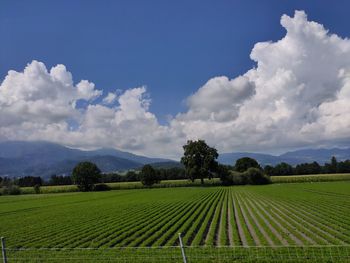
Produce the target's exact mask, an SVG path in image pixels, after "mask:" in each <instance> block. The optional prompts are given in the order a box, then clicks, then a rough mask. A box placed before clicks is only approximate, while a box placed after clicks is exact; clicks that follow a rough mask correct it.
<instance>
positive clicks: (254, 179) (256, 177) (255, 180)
mask: <svg viewBox="0 0 350 263" xmlns="http://www.w3.org/2000/svg"><path fill="white" fill-rule="evenodd" d="M243 176H244V177H245V178H246V179H245V180H246V182H247V183H248V184H253V185H254V184H269V183H271V179H270V176H268V175H266V174H264V173H263V172H262V171H261V169H257V168H249V169H248V170H247V171H245V172H244V173H243Z"/></svg>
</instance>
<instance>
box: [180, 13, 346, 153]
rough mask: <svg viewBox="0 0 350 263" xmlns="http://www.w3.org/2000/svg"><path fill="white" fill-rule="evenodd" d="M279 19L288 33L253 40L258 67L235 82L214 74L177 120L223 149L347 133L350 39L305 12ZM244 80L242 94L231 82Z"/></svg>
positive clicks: (312, 141)
mask: <svg viewBox="0 0 350 263" xmlns="http://www.w3.org/2000/svg"><path fill="white" fill-rule="evenodd" d="M281 25H282V26H283V27H284V28H285V29H286V31H287V33H286V35H285V37H283V38H282V39H281V40H279V41H277V42H271V41H269V42H262V43H257V44H256V45H255V46H254V48H253V50H252V52H251V58H252V59H253V60H254V61H256V63H257V67H256V68H253V69H251V70H249V71H248V72H247V73H245V74H244V75H243V76H240V77H238V78H236V79H233V80H231V81H230V82H229V81H228V80H227V78H225V77H220V78H213V79H211V80H209V81H208V82H207V84H206V85H205V86H204V87H202V88H200V89H199V90H198V91H197V92H196V93H195V94H194V95H192V96H191V97H190V103H189V109H188V111H187V112H186V113H184V114H180V115H178V117H177V119H175V120H173V125H174V126H180V127H181V129H182V130H183V131H184V132H185V134H186V135H187V136H188V137H190V138H204V139H207V140H208V141H209V142H210V143H211V144H213V145H215V146H216V147H218V148H219V149H220V150H221V151H232V150H236V151H237V150H260V151H264V150H271V149H276V148H277V149H278V148H286V147H300V146H305V145H317V144H319V143H323V144H324V143H325V142H326V143H328V144H329V145H332V144H335V143H336V141H337V140H344V139H348V138H349V137H350V136H349V134H350V133H349V131H350V118H349V116H350V108H349V106H348V105H350V98H349V93H350V89H349V86H350V85H349V84H348V83H350V81H349V79H350V78H349V76H350V75H349V74H347V73H346V72H350V40H348V39H342V38H340V37H338V36H336V35H331V34H329V33H328V31H327V30H326V29H325V28H324V27H323V26H322V25H321V24H318V23H315V22H309V21H307V17H306V14H305V13H304V12H303V11H296V12H295V15H294V17H289V16H287V15H283V16H282V18H281ZM242 78H244V79H245V82H246V85H247V86H245V87H244V86H243V87H242V91H241V92H242V94H243V96H238V98H240V100H237V95H236V93H235V92H234V91H235V89H234V88H233V87H232V84H231V83H234V82H235V81H236V80H237V79H242ZM218 80H222V81H218ZM208 84H209V85H208ZM230 84H231V85H230ZM228 90H231V91H232V92H231V93H229V92H227V91H228ZM219 116H225V117H224V118H222V119H221V118H219Z"/></svg>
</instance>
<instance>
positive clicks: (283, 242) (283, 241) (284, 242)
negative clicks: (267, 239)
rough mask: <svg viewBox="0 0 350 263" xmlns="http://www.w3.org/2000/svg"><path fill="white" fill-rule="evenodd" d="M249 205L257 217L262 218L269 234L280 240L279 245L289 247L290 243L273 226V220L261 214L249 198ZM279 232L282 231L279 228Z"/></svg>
mask: <svg viewBox="0 0 350 263" xmlns="http://www.w3.org/2000/svg"><path fill="white" fill-rule="evenodd" d="M247 203H248V205H249V206H250V207H251V210H253V211H254V212H255V213H256V214H257V216H258V217H259V218H261V220H262V222H263V223H264V224H265V226H267V228H268V230H269V233H270V234H271V236H274V237H276V238H277V239H278V243H277V242H276V243H277V245H285V246H287V245H289V243H288V241H287V240H286V239H285V238H284V237H283V236H282V235H281V234H280V232H279V231H277V230H276V228H275V227H274V226H273V225H272V224H273V223H272V222H274V221H273V220H271V218H269V219H270V220H271V221H270V220H268V219H267V218H266V217H265V216H264V215H263V213H262V212H260V210H259V209H258V207H257V206H256V204H255V203H253V202H252V200H251V199H250V198H247ZM278 230H281V228H279V229H278Z"/></svg>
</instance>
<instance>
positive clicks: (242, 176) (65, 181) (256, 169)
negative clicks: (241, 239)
mask: <svg viewBox="0 0 350 263" xmlns="http://www.w3.org/2000/svg"><path fill="white" fill-rule="evenodd" d="M183 149H184V154H183V156H182V158H181V163H182V165H183V167H184V168H180V167H173V168H154V167H152V165H150V164H147V165H144V166H143V167H142V169H141V170H139V171H128V172H127V173H126V174H120V173H101V171H100V169H99V168H98V167H97V166H96V165H95V164H94V163H91V162H81V163H79V164H77V165H76V166H75V167H74V169H73V171H72V173H71V176H62V175H52V176H51V177H50V179H49V180H48V181H45V180H43V179H42V178H41V177H35V176H25V177H21V178H15V179H10V178H7V177H5V178H1V177H0V187H2V188H3V191H2V192H3V193H8V194H18V193H20V191H19V187H34V190H35V192H36V193H40V186H42V185H72V184H76V185H77V186H78V189H79V190H81V191H92V190H95V191H105V190H109V186H108V185H106V183H114V182H137V181H140V182H141V183H142V184H143V185H144V186H146V187H148V186H152V185H153V184H157V183H160V182H161V181H162V180H179V179H190V180H191V181H194V180H196V179H199V180H200V181H201V183H202V184H203V183H204V179H209V180H211V179H213V178H220V180H221V182H222V184H223V185H244V184H268V183H271V180H270V176H275V175H282V176H283V175H286V176H287V175H303V174H321V173H350V160H346V161H340V162H338V161H337V159H336V158H335V157H332V159H331V160H330V163H325V164H324V165H323V166H322V165H319V164H318V163H317V162H311V163H302V164H298V165H296V166H295V167H293V166H292V165H290V164H288V163H285V162H282V163H279V164H277V165H275V166H272V165H266V166H265V167H261V166H260V165H259V163H258V162H257V161H256V160H254V159H253V158H249V157H243V158H240V159H238V160H237V161H236V162H235V163H234V164H233V165H222V164H219V163H218V161H217V158H218V156H219V155H218V152H217V150H216V149H215V148H213V147H210V146H208V145H207V144H206V142H205V141H204V140H197V141H192V140H189V141H188V142H187V144H186V145H184V146H183Z"/></svg>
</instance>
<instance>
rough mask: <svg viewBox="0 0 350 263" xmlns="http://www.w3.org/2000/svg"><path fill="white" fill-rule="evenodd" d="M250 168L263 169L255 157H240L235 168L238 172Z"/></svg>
mask: <svg viewBox="0 0 350 263" xmlns="http://www.w3.org/2000/svg"><path fill="white" fill-rule="evenodd" d="M249 168H258V169H261V167H260V165H259V163H258V162H257V161H256V160H254V159H253V158H249V157H243V158H240V159H238V160H237V161H236V164H235V170H236V171H237V172H245V171H247V170H248V169H249Z"/></svg>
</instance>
